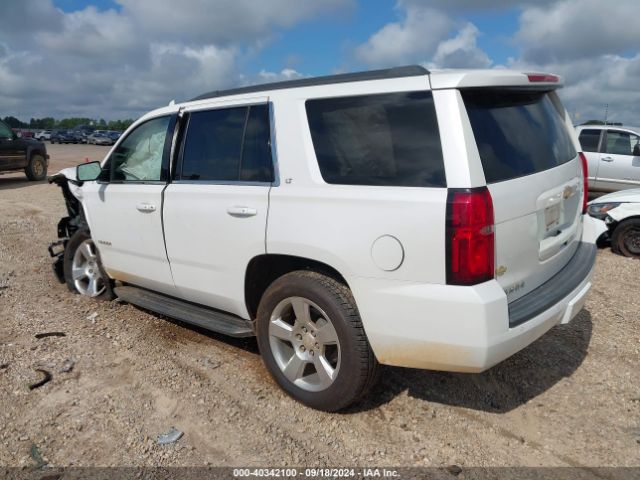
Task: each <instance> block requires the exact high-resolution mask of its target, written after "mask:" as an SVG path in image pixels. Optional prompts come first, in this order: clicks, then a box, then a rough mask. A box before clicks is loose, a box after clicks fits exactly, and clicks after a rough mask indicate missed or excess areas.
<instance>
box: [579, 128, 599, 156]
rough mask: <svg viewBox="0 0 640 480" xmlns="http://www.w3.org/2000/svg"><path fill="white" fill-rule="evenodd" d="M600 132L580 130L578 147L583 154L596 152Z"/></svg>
mask: <svg viewBox="0 0 640 480" xmlns="http://www.w3.org/2000/svg"><path fill="white" fill-rule="evenodd" d="M600 132H601V130H582V131H581V132H580V137H579V139H580V146H581V147H582V151H583V152H597V151H598V145H599V144H600Z"/></svg>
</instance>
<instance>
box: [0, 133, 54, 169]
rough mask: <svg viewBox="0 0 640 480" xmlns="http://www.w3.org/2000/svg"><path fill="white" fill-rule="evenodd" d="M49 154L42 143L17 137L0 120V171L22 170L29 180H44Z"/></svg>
mask: <svg viewBox="0 0 640 480" xmlns="http://www.w3.org/2000/svg"><path fill="white" fill-rule="evenodd" d="M48 167H49V155H47V147H45V145H44V143H42V142H39V141H37V140H34V139H33V138H26V137H18V135H17V134H16V133H15V132H13V131H12V130H11V128H9V126H8V125H7V124H6V123H4V122H3V121H1V120H0V172H16V171H24V173H25V174H26V175H27V178H28V179H29V180H33V181H37V180H44V179H45V177H46V176H47V168H48Z"/></svg>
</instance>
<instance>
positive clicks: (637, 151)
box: [633, 143, 640, 157]
mask: <svg viewBox="0 0 640 480" xmlns="http://www.w3.org/2000/svg"><path fill="white" fill-rule="evenodd" d="M633 156H634V157H640V143H636V145H635V147H633Z"/></svg>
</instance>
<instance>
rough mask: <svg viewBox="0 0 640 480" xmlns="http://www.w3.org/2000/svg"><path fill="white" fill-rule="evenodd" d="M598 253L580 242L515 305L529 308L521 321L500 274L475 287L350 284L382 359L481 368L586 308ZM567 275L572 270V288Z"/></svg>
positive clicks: (378, 282) (446, 367)
mask: <svg viewBox="0 0 640 480" xmlns="http://www.w3.org/2000/svg"><path fill="white" fill-rule="evenodd" d="M595 254H596V249H595V246H594V245H593V244H592V243H590V242H589V243H582V244H581V246H580V248H579V249H578V252H577V253H576V255H574V257H573V259H572V261H571V262H569V264H567V266H566V267H565V269H563V271H561V272H560V273H558V275H556V276H555V277H553V278H552V279H551V280H549V281H548V282H547V283H545V284H544V285H542V286H541V287H539V289H536V290H534V292H532V293H531V294H530V295H532V296H531V297H529V295H527V297H529V300H530V302H528V303H527V302H524V301H523V302H522V303H521V305H519V306H516V307H518V308H516V309H515V310H516V312H519V313H523V312H524V314H525V315H523V316H521V317H520V320H521V321H520V322H519V323H518V324H517V325H514V324H513V322H510V316H509V310H510V307H511V306H510V305H509V304H508V303H507V298H506V295H505V293H504V291H503V290H502V288H501V287H500V286H499V284H498V282H496V281H494V280H492V281H489V282H486V283H483V284H480V285H476V286H473V287H458V286H450V285H425V284H406V283H403V284H398V282H393V283H391V282H387V281H383V280H374V279H353V280H352V281H350V284H351V287H352V289H353V291H354V296H355V298H356V301H357V303H358V308H359V310H360V314H361V316H362V320H363V323H364V327H365V331H366V333H367V336H368V338H369V341H370V343H371V346H372V348H373V351H374V353H375V355H376V357H377V359H378V361H379V362H380V363H383V364H387V365H396V366H402V367H412V368H424V369H430V370H446V371H457V372H481V371H483V370H486V369H488V368H490V367H492V366H494V365H495V364H497V363H499V362H501V361H502V360H504V359H506V358H508V357H510V356H511V355H513V354H515V353H516V352H518V351H520V350H522V349H523V348H524V347H526V346H527V345H529V344H530V343H532V342H533V341H535V340H536V339H538V338H539V337H541V336H542V335H543V334H544V333H546V332H547V331H548V330H549V329H551V328H552V327H553V326H554V325H557V324H560V323H567V322H569V321H570V320H571V319H572V318H573V317H575V316H576V315H577V314H578V313H579V312H580V310H581V309H582V307H583V306H584V303H585V301H586V296H587V292H588V291H589V289H590V288H591V278H592V276H593V271H594V261H595ZM567 269H568V270H567ZM565 270H567V271H565ZM562 272H565V273H562ZM568 273H573V275H574V276H573V277H571V279H570V282H571V285H569V286H567V282H568V281H569V280H567V277H566V275H567V274H568ZM556 277H558V278H556ZM561 283H564V284H563V285H562V291H561V292H560V290H559V289H560V286H561V285H560V284H561ZM547 285H548V286H549V288H550V289H552V290H553V291H552V292H551V293H549V290H547ZM538 290H539V291H538ZM558 292H560V293H561V294H562V295H561V296H560V294H559V293H558ZM534 293H535V294H536V295H535V298H534V296H533V294H534ZM550 295H551V296H550ZM534 300H535V301H534ZM525 307H526V308H525ZM533 307H535V308H533ZM512 311H513V308H512ZM525 317H526V318H525ZM510 323H511V324H510Z"/></svg>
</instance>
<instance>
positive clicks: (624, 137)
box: [605, 130, 639, 155]
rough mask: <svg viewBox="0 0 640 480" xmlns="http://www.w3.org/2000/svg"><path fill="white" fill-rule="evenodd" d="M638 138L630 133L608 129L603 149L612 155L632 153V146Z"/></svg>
mask: <svg viewBox="0 0 640 480" xmlns="http://www.w3.org/2000/svg"><path fill="white" fill-rule="evenodd" d="M638 140H639V138H638V136H637V135H634V134H632V133H629V132H621V131H616V130H608V131H607V146H606V149H605V151H606V153H611V154H613V155H633V147H635V146H636V144H637V143H638Z"/></svg>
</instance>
